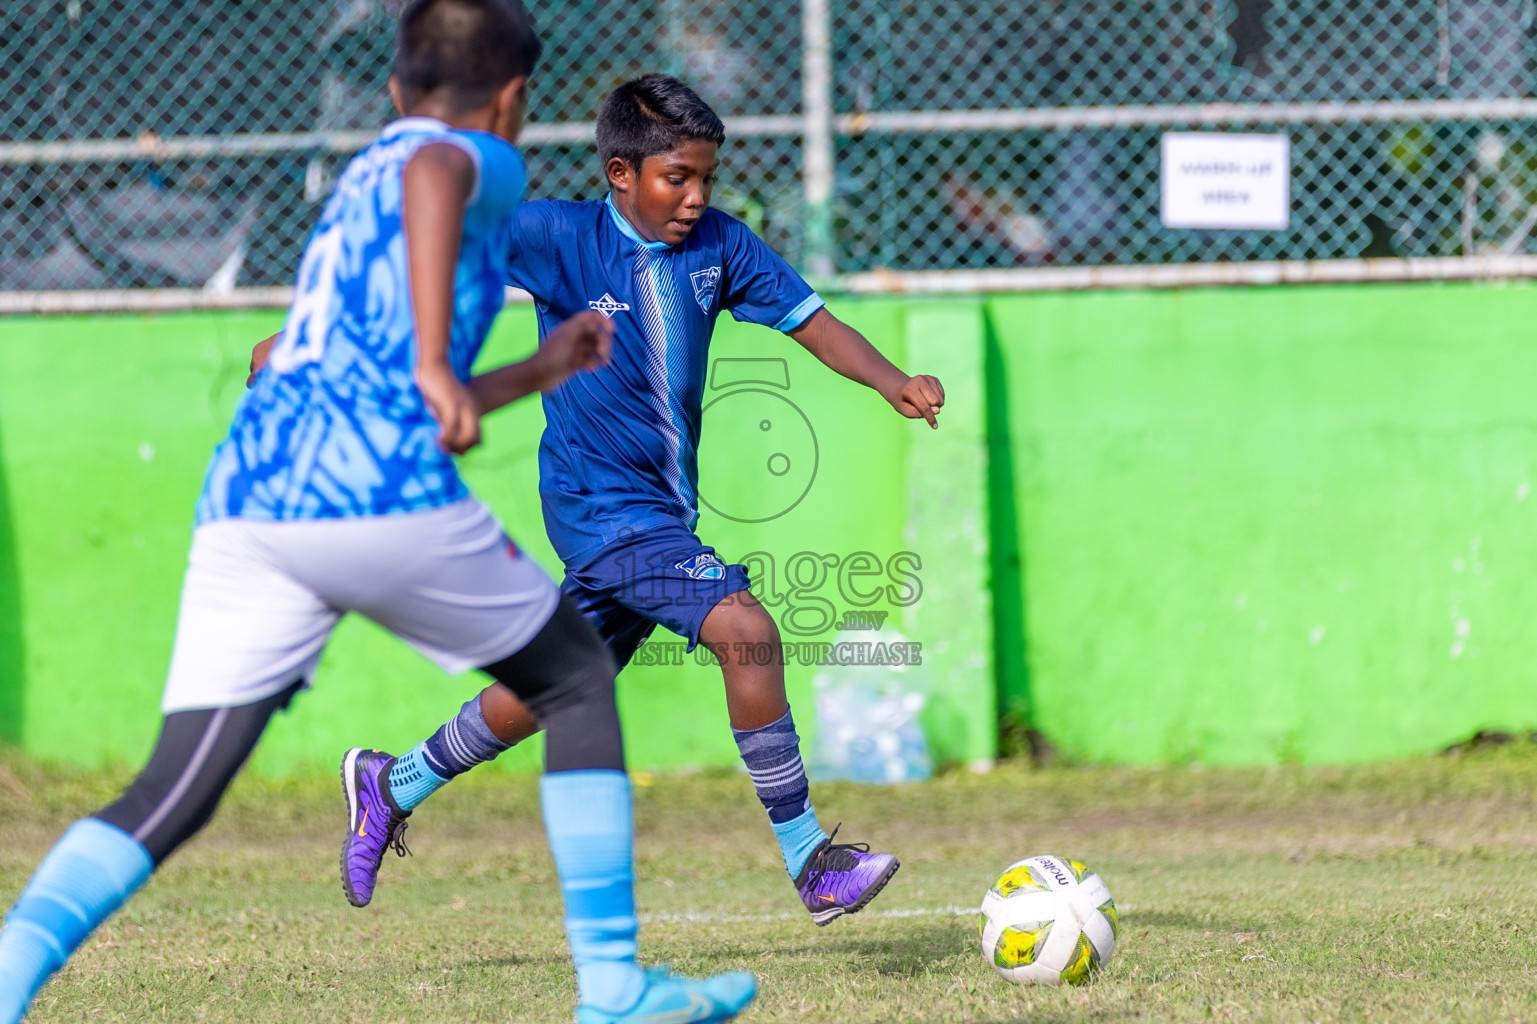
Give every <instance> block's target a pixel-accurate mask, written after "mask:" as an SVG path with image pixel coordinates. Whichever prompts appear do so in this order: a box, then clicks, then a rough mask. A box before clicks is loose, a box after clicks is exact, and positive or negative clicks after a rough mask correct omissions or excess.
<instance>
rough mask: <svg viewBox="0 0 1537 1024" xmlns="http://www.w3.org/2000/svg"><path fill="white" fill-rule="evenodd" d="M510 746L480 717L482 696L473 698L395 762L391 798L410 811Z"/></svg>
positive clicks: (481, 715) (391, 771)
mask: <svg viewBox="0 0 1537 1024" xmlns="http://www.w3.org/2000/svg"><path fill="white" fill-rule="evenodd" d="M506 749H507V744H505V743H503V742H502V741H501V740H499V739H497V738H496V733H494V732H492V731H491V727H490V726H489V725H487V724H486V717H485V715H483V714H481V713H480V696H479V694H477V695H476V696H474V697H471V698H470V699H469V700H468V701H467V702H466V703H465V705H464V707H462V708H460V709H459V713H458V714H457V715H455V716H454V717H453V718H450V719H449V720H448V721H447V722H445V723H444V724H443V728H441V729H439V730H438V731H437V732H435V733H433V734H432V735H431V736H430V737H428V738H427V739H425V740H423V741H422V742H420V743H418V744H417V745H416V746H414V747H412V748H411V749H410V750H409V751H407V752H406V753H404V754H402V755H401V756H400V757H398V758H396V759H395V763H394V764H393V765H391V766H390V798H391V799H393V800H394V801H395V806H396V807H399V808H400V809H401V810H402V811H409V810H411V809H412V808H413V807H415V806H416V805H417V804H419V803H421V802H422V801H423V800H425V799H427V798H428V797H429V796H431V795H432V794H434V793H436V792H437V791H438V790H440V789H442V788H443V787H444V786H445V785H447V784H448V780H449V779H452V778H454V777H455V776H458V775H463V774H464V773H465V772H467V771H469V770H470V769H471V768H473V767H475V766H476V765H477V764H481V763H482V762H485V761H494V760H495V759H496V757H497V755H499V754H500V753H501V752H502V751H504V750H506Z"/></svg>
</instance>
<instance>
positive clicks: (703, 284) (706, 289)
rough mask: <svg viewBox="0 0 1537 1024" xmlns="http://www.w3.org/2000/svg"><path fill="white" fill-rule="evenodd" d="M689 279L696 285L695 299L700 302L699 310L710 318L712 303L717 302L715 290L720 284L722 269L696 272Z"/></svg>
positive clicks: (716, 268) (714, 268)
mask: <svg viewBox="0 0 1537 1024" xmlns="http://www.w3.org/2000/svg"><path fill="white" fill-rule="evenodd" d="M688 279H689V280H690V281H692V282H693V284H694V298H695V299H697V300H698V301H699V308H700V309H702V310H704V312H705V315H706V316H709V315H710V303H712V302H714V301H715V289H716V286H718V285H719V284H720V267H710V268H709V269H707V270H698V271H695V272H694V273H692V274H690V275H688Z"/></svg>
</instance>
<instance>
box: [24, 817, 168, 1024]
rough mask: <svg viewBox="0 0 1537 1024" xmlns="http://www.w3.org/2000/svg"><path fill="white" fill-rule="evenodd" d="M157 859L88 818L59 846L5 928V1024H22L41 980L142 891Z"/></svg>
mask: <svg viewBox="0 0 1537 1024" xmlns="http://www.w3.org/2000/svg"><path fill="white" fill-rule="evenodd" d="M154 867H155V865H154V861H153V860H151V858H150V855H149V851H148V850H146V849H145V848H144V847H143V846H141V845H139V843H138V842H136V841H135V840H134V838H133V836H130V835H129V834H128V833H127V832H124V831H123V830H122V829H120V828H118V827H117V826H116V825H109V824H107V823H106V822H104V821H98V820H97V819H95V818H82V819H81V820H79V821H77V822H75V823H74V824H73V825H71V826H70V828H69V831H68V832H65V833H64V835H63V836H62V837H61V838H60V839H59V841H58V842H57V843H55V844H54V847H53V849H52V850H49V851H48V855H47V856H46V857H44V858H43V862H42V863H41V864H39V865H38V866H37V872H36V873H35V874H33V876H32V881H31V882H29V883H27V887H26V888H25V889H23V890H22V893H21V898H20V899H19V900H17V901H16V906H14V907H12V908H11V912H10V913H9V914H7V915H6V918H5V928H4V930H0V1024H16V1022H17V1021H19V1020H21V1016H22V1014H23V1013H25V1012H26V1009H27V1007H28V1006H29V1005H31V1003H32V998H33V997H34V996H36V995H37V991H38V989H40V988H42V987H43V982H45V981H47V980H48V978H49V977H50V976H51V975H52V974H53V973H54V972H55V971H57V970H58V969H59V968H61V967H63V966H64V962H65V961H66V960H68V959H69V956H70V954H71V953H73V952H74V951H75V948H76V947H77V946H79V945H80V943H81V942H83V941H85V937H86V936H87V935H89V934H91V932H93V931H95V930H96V926H97V925H99V924H101V923H102V922H103V921H105V920H106V919H107V918H108V917H110V916H111V915H112V912H113V911H115V910H116V909H117V908H118V907H120V906H122V905H123V902H124V901H125V900H127V899H128V897H129V896H132V895H133V894H134V893H135V892H137V891H138V889H139V887H140V886H142V885H143V884H144V882H145V880H146V879H148V878H149V876H150V872H151V871H153V870H154Z"/></svg>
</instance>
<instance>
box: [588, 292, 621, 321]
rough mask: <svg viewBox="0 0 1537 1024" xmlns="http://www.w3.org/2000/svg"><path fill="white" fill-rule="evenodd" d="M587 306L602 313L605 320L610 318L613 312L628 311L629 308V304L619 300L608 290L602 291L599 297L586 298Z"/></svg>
mask: <svg viewBox="0 0 1537 1024" xmlns="http://www.w3.org/2000/svg"><path fill="white" fill-rule="evenodd" d="M587 308H588V309H596V310H597V311H598V312H599V313H602V314H603V318H604V319H605V320H612V319H613V318H614V314H615V313H620V312H628V311H629V309H630V307H629V306H627V305H625V304H624V303H623V302H620V301H619V300H618V299H616V298H614V297H613V296H612V295H610V294H609V293H608V292H604V293H603V298H601V299H588V300H587Z"/></svg>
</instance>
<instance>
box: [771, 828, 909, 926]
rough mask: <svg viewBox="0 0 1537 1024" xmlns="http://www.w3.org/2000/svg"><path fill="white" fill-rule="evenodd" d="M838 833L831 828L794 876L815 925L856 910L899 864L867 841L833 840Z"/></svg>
mask: <svg viewBox="0 0 1537 1024" xmlns="http://www.w3.org/2000/svg"><path fill="white" fill-rule="evenodd" d="M840 827H841V826H840ZM837 834H838V829H836V828H835V829H833V834H832V835H831V836H828V837H827V842H825V843H823V844H822V845H821V846H820V847H818V848H817V851H816V852H815V853H813V854H812V855H811V859H810V860H808V861H807V862H806V866H805V867H804V868H802V869H801V873H800V876H799V877H798V878H796V879H795V888H796V891H798V892H799V893H800V894H801V902H802V903H804V904H806V909H807V910H809V911H811V920H813V921H815V922H816V923H817V924H818V925H828V924H831V923H832V922H833V921H834V920H836V919H837V918H840V917H842V916H843V915H844V914H857V913H859V912H860V911H861V910H863V909H864V908H865V904H866V903H869V902H870V901H871V900H873V899H874V898H875V896H876V894H877V893H879V892H880V891H881V890H882V889H884V888H885V887H886V883H887V882H889V881H891V876H892V875H894V874H896V873H897V868H899V867H901V866H902V865H901V864H900V863H899V862H898V861H897V859H896V858H895V857H893V856H892V855H891V854H889V853H871V852H870V847H869V845H868V844H866V843H834V842H833V837H834V836H836V835H837Z"/></svg>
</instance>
